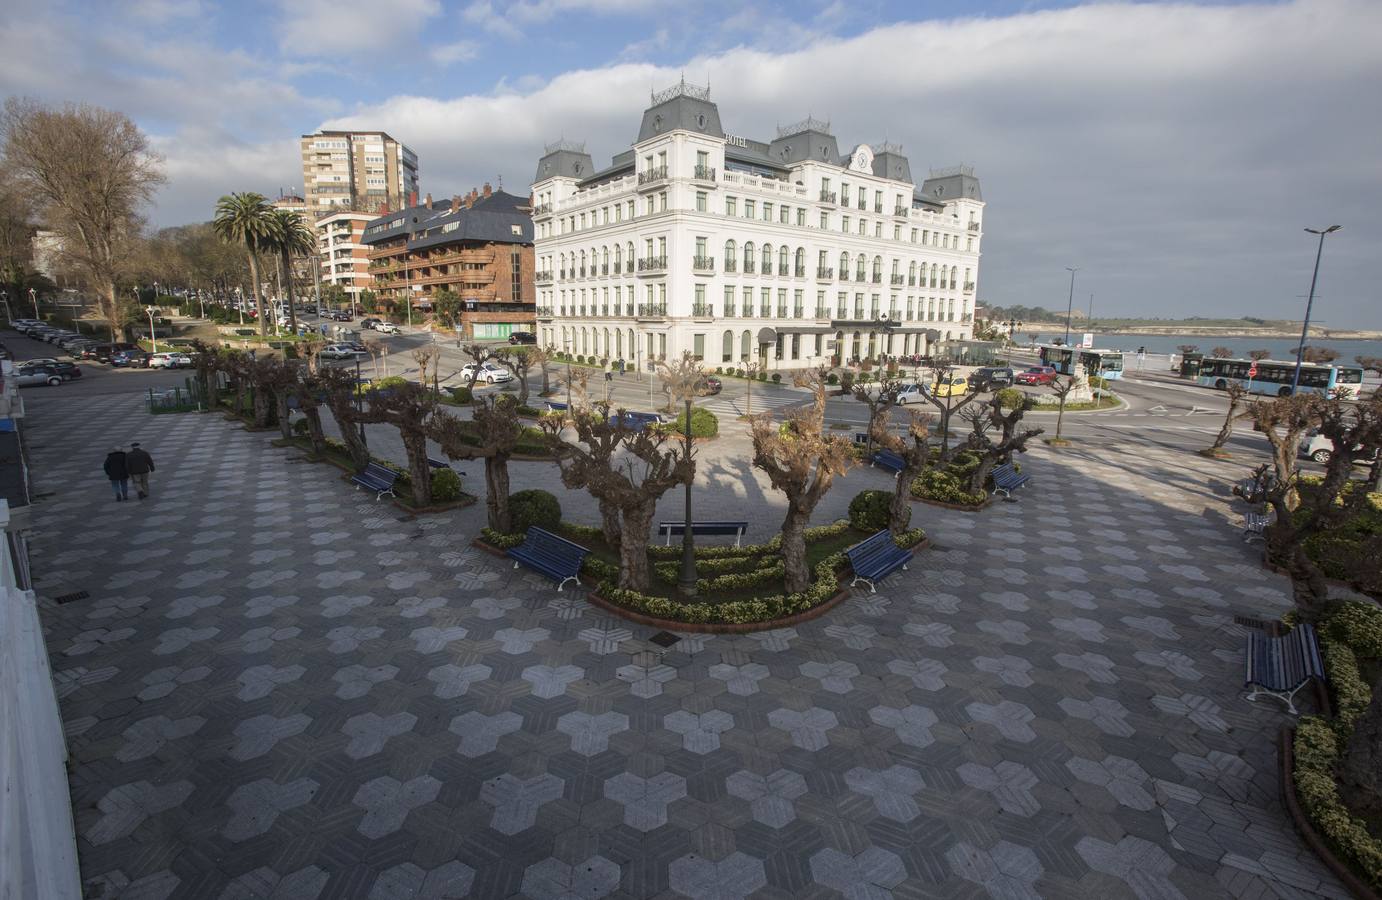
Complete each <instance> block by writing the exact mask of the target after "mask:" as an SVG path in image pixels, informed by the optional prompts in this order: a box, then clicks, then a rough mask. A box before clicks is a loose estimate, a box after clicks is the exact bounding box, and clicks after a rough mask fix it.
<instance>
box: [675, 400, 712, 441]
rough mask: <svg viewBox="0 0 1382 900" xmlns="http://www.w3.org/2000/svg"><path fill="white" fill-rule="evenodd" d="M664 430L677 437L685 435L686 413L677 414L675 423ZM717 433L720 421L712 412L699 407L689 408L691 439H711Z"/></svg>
mask: <svg viewBox="0 0 1382 900" xmlns="http://www.w3.org/2000/svg"><path fill="white" fill-rule="evenodd" d="M666 430H667V431H668V432H675V433H676V434H678V435H683V434H686V412H685V411H682V412H681V413H680V414H678V415H677V418H676V421H674V422H672V423H671V424H670V425H668V426H667V428H666ZM719 433H720V420H719V419H718V418H717V417H716V416H715V414H714V413H713V412H711V411H710V410H708V409H705V408H703V407H700V406H695V407H692V408H691V436H692V437H693V438H711V437H715V436H716V435H717V434H719Z"/></svg>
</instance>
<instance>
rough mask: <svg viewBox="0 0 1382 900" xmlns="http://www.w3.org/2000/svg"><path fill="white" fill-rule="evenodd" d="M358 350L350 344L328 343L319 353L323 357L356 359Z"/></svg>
mask: <svg viewBox="0 0 1382 900" xmlns="http://www.w3.org/2000/svg"><path fill="white" fill-rule="evenodd" d="M357 354H358V351H357V350H356V349H355V348H354V347H352V346H350V345H349V344H327V345H326V346H325V347H323V348H322V349H321V352H320V353H318V354H317V355H318V356H320V357H321V358H322V359H354V358H355V357H356V355H357Z"/></svg>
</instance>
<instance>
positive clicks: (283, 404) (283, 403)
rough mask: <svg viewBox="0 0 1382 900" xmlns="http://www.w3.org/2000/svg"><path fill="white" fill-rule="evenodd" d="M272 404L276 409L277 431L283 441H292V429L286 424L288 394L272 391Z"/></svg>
mask: <svg viewBox="0 0 1382 900" xmlns="http://www.w3.org/2000/svg"><path fill="white" fill-rule="evenodd" d="M274 404H275V405H276V406H277V407H278V430H279V433H280V434H282V435H283V439H284V440H285V441H291V440H292V439H293V429H292V428H290V427H289V422H288V414H289V410H288V392H287V391H274Z"/></svg>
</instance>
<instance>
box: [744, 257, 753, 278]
mask: <svg viewBox="0 0 1382 900" xmlns="http://www.w3.org/2000/svg"><path fill="white" fill-rule="evenodd" d="M753 270H754V264H753V262H751V261H750V260H744V274H745V275H752V274H753Z"/></svg>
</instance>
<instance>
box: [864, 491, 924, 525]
mask: <svg viewBox="0 0 1382 900" xmlns="http://www.w3.org/2000/svg"><path fill="white" fill-rule="evenodd" d="M892 500H893V494H892V491H860V492H859V493H857V494H855V495H854V499H853V500H851V501H849V524H851V525H853V526H854V527H855V528H857V529H859V530H860V531H867V532H870V533H872V532H875V531H880V530H882V529H884V528H887V527H888V506H889V505H890V504H891V503H892ZM911 518H912V511H911V510H910V509H908V510H907V521H909V522H910V521H911Z"/></svg>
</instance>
